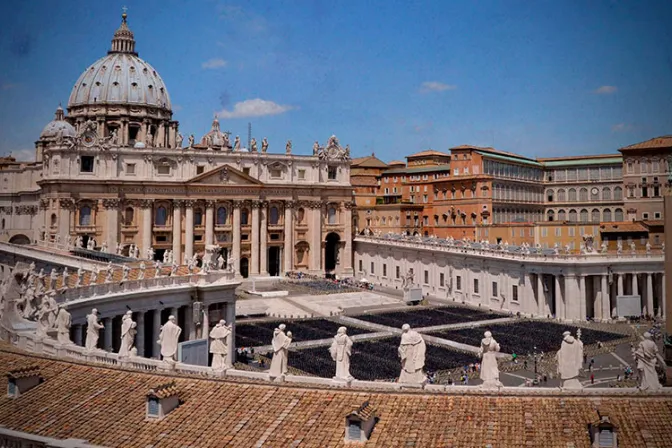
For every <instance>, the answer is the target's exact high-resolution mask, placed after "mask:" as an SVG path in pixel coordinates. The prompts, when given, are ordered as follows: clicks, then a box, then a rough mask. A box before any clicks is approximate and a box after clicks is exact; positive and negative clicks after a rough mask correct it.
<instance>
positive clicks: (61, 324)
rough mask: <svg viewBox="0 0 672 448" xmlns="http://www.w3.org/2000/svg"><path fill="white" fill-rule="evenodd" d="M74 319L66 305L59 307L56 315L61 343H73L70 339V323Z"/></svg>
mask: <svg viewBox="0 0 672 448" xmlns="http://www.w3.org/2000/svg"><path fill="white" fill-rule="evenodd" d="M71 323H72V319H71V316H70V313H68V312H67V311H66V310H65V308H64V307H62V306H61V307H59V309H58V315H57V316H56V331H57V333H56V334H57V336H56V337H57V339H58V342H59V344H72V341H71V340H70V324H71Z"/></svg>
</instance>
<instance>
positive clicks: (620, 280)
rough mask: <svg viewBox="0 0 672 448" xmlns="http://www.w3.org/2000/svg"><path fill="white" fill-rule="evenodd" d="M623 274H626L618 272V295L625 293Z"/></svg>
mask: <svg viewBox="0 0 672 448" xmlns="http://www.w3.org/2000/svg"><path fill="white" fill-rule="evenodd" d="M623 275H624V274H616V279H617V280H616V281H617V285H618V288H617V290H616V293H617V295H619V296H622V295H623Z"/></svg>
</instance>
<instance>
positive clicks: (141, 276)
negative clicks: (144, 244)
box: [138, 261, 147, 280]
mask: <svg viewBox="0 0 672 448" xmlns="http://www.w3.org/2000/svg"><path fill="white" fill-rule="evenodd" d="M145 269H147V266H145V262H144V261H141V262H140V271H139V272H138V280H144V279H145Z"/></svg>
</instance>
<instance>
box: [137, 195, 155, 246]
mask: <svg viewBox="0 0 672 448" xmlns="http://www.w3.org/2000/svg"><path fill="white" fill-rule="evenodd" d="M140 207H141V208H142V253H143V254H146V253H147V250H148V249H149V248H150V247H151V246H152V215H153V214H154V213H153V209H152V200H151V199H143V200H142V201H140Z"/></svg>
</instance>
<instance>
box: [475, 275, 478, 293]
mask: <svg viewBox="0 0 672 448" xmlns="http://www.w3.org/2000/svg"><path fill="white" fill-rule="evenodd" d="M474 294H478V279H477V278H475V279H474Z"/></svg>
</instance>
